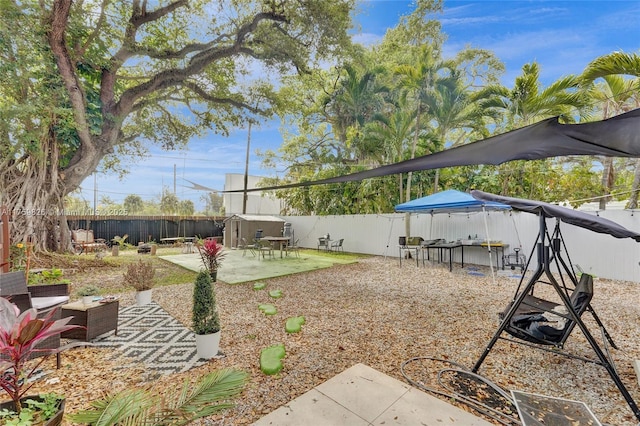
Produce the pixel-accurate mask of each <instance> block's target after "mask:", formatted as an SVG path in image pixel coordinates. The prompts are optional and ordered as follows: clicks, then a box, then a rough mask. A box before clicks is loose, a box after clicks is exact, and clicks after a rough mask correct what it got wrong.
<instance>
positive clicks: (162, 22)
mask: <svg viewBox="0 0 640 426" xmlns="http://www.w3.org/2000/svg"><path fill="white" fill-rule="evenodd" d="M353 3H354V1H353V0H269V1H251V0H236V1H231V2H214V1H204V0H200V1H198V0H192V1H188V0H175V1H159V2H146V1H141V0H131V1H127V2H113V1H109V0H102V1H93V2H87V1H75V2H74V1H73V0H54V1H52V2H41V1H36V0H25V1H21V2H11V1H2V2H0V7H1V8H2V11H1V12H2V13H1V14H0V15H1V16H2V19H0V55H1V60H0V67H2V69H1V70H0V71H1V72H0V132H1V133H0V151H1V152H2V156H1V161H0V194H1V195H2V203H3V204H5V205H6V206H7V207H8V208H9V209H10V210H11V211H12V212H13V218H12V219H13V221H12V223H13V228H12V238H13V239H14V241H16V240H24V239H27V238H30V239H32V240H33V241H34V242H35V244H36V247H37V248H38V249H65V248H67V247H68V246H69V235H68V234H69V233H68V228H67V225H66V220H64V219H65V218H64V216H63V215H62V216H60V215H59V212H62V207H63V199H64V196H65V195H66V194H69V193H71V192H73V191H74V190H76V189H77V188H78V187H79V186H80V184H81V183H82V182H83V180H84V179H85V178H86V177H87V176H89V175H90V174H91V173H93V172H94V171H95V170H96V169H97V168H98V166H99V165H101V164H102V165H103V166H104V167H107V168H108V167H117V165H118V163H117V160H116V158H118V157H119V156H121V155H122V154H131V153H133V154H136V153H140V152H143V151H144V146H142V145H141V143H140V141H142V140H144V141H150V142H155V143H159V144H160V145H162V146H163V147H164V148H172V147H175V146H179V145H180V144H184V143H186V142H188V140H189V138H190V137H192V136H194V135H196V134H199V133H201V132H203V131H204V130H206V129H212V130H213V131H215V132H218V133H222V134H226V133H227V131H228V130H229V128H230V126H237V125H241V124H242V122H243V116H244V115H245V114H252V115H254V116H255V115H261V114H262V115H269V114H271V113H273V112H274V110H275V109H276V108H278V107H284V106H285V104H284V103H283V102H281V101H280V99H279V98H278V96H277V93H276V91H275V90H273V87H272V85H271V84H269V80H273V79H276V78H277V77H278V76H279V75H283V74H287V73H288V74H290V73H295V72H298V73H302V72H305V71H308V70H309V69H311V68H312V67H313V66H314V65H315V64H317V63H319V62H320V61H322V60H326V59H327V58H330V57H332V56H333V55H337V54H339V53H341V52H344V51H346V47H348V46H349V38H348V36H347V30H348V29H349V27H350V24H351V21H350V11H351V10H352V9H353ZM256 68H260V69H261V70H262V72H261V75H263V76H264V80H263V81H250V80H249V79H248V78H247V76H248V74H249V73H250V71H251V70H255V69H256Z"/></svg>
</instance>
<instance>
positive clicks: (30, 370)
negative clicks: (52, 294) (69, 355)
mask: <svg viewBox="0 0 640 426" xmlns="http://www.w3.org/2000/svg"><path fill="white" fill-rule="evenodd" d="M54 313H55V310H51V311H50V312H49V313H48V314H47V316H46V317H44V318H36V316H37V311H36V310H35V309H33V308H32V309H29V310H26V311H24V312H23V313H22V314H21V313H20V310H19V309H18V308H17V307H16V306H15V305H14V304H12V303H11V302H9V301H8V300H7V299H4V298H1V297H0V387H2V389H4V390H5V392H7V393H8V394H9V397H10V398H11V400H12V401H13V403H14V404H15V410H16V412H18V413H19V412H20V410H21V409H22V406H21V404H20V400H21V399H22V398H23V397H24V396H25V393H26V392H27V391H28V390H29V389H30V388H31V386H32V385H33V383H29V382H30V380H29V379H30V378H31V376H33V374H34V373H35V372H36V370H37V369H38V367H39V366H40V364H42V362H43V361H44V360H45V359H46V358H48V357H49V356H51V355H53V354H56V353H58V352H61V351H63V350H64V349H67V348H69V347H70V346H69V345H68V346H64V347H59V348H36V347H35V346H36V345H37V344H38V343H40V342H42V341H43V340H45V339H47V338H48V337H51V336H55V335H58V334H60V333H62V332H64V331H67V330H72V329H74V328H79V327H80V326H79V325H67V323H68V322H69V321H70V320H71V318H72V317H66V318H62V319H59V320H54V319H53V315H54ZM36 355H37V356H40V357H41V358H39V361H38V362H36V363H35V365H33V366H29V367H27V361H29V359H30V358H31V357H32V356H36Z"/></svg>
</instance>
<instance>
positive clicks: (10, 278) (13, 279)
mask: <svg viewBox="0 0 640 426" xmlns="http://www.w3.org/2000/svg"><path fill="white" fill-rule="evenodd" d="M0 297H4V298H5V299H7V300H9V301H10V302H11V303H13V304H14V305H16V306H17V307H18V309H20V312H24V311H25V310H27V309H31V308H35V309H36V311H37V312H38V318H42V317H44V316H46V315H48V314H49V312H50V311H52V310H54V311H55V312H54V315H53V319H54V320H55V319H60V318H61V317H62V316H61V315H62V311H61V309H59V308H60V306H62V305H64V304H65V303H68V302H69V285H68V284H42V285H30V286H28V287H27V278H26V276H25V273H24V271H15V272H7V273H4V274H0ZM36 347H40V348H47V349H51V348H53V349H57V348H59V347H60V335H59V334H57V335H54V336H51V337H48V338H47V339H45V340H44V341H43V342H42V343H40V344H38V346H36ZM37 356H38V352H37V351H34V354H33V356H32V357H31V358H35V357H37ZM57 367H58V368H60V354H59V353H58V354H57Z"/></svg>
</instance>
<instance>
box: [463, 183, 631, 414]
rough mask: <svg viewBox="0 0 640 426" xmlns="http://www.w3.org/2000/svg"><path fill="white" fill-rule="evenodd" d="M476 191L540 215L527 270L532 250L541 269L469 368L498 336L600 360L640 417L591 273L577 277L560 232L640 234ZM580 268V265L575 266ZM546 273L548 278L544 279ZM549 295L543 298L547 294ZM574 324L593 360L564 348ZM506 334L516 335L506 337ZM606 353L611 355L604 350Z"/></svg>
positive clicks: (503, 315) (565, 211)
mask: <svg viewBox="0 0 640 426" xmlns="http://www.w3.org/2000/svg"><path fill="white" fill-rule="evenodd" d="M472 195H473V196H474V197H476V198H478V199H480V200H483V201H496V202H499V203H504V204H508V205H510V206H511V207H512V208H513V209H514V210H519V211H524V212H529V213H534V214H537V215H538V216H539V232H538V236H537V239H536V242H535V244H534V248H533V249H532V252H531V254H530V256H529V262H528V263H527V268H525V269H528V266H529V263H530V262H531V259H532V257H533V254H534V251H535V252H537V253H536V254H537V256H536V257H537V268H536V269H535V271H533V275H532V276H530V277H529V279H528V281H527V283H526V285H524V287H523V286H522V285H523V284H524V281H525V279H526V277H525V275H523V276H522V278H521V279H520V283H519V284H518V288H517V289H516V294H515V295H514V299H513V300H512V301H511V303H509V305H508V306H507V308H506V309H505V310H504V311H503V312H501V313H500V314H499V317H500V320H501V321H500V325H499V327H498V330H497V331H496V333H495V334H494V336H493V338H492V339H491V341H490V342H489V344H488V345H487V347H486V348H485V349H484V351H483V352H482V355H481V356H480V358H479V359H478V361H477V362H476V364H475V365H474V367H473V368H472V370H471V371H472V372H473V373H477V372H478V370H479V369H480V367H481V366H482V363H483V362H484V360H485V359H486V357H487V356H488V355H489V352H490V351H491V349H492V348H493V346H494V345H495V344H496V342H497V341H498V340H499V339H504V340H508V341H510V342H513V343H518V344H523V345H526V346H530V347H533V348H536V349H541V350H545V351H548V352H551V353H554V354H558V355H563V356H567V357H570V358H574V359H578V360H581V361H585V362H589V363H593V364H597V365H600V366H602V367H604V368H605V369H606V370H607V372H608V373H609V376H610V377H611V379H612V380H613V382H614V383H615V385H616V387H617V388H618V390H619V391H620V393H621V394H622V396H623V397H624V399H625V401H626V402H627V404H628V405H629V407H630V408H631V411H632V412H633V414H634V415H635V417H636V418H637V419H638V420H640V409H638V406H637V405H636V403H635V401H634V400H633V398H632V396H631V394H630V393H629V391H628V390H627V388H626V387H625V385H624V383H623V382H622V380H621V379H620V376H619V375H618V373H617V371H616V369H615V366H614V364H613V360H612V359H611V357H610V356H609V353H608V349H607V343H608V345H609V346H611V347H612V348H614V349H617V346H616V345H615V343H614V341H613V339H612V338H611V336H610V335H609V333H608V332H607V330H606V328H605V327H604V325H603V323H602V321H601V320H600V318H599V317H598V315H597V314H596V312H595V310H594V309H593V307H592V306H591V300H592V298H593V295H594V291H593V277H592V276H591V275H589V274H584V273H582V274H581V275H580V279H579V280H578V278H577V276H576V274H575V272H574V266H573V264H572V263H571V260H570V259H569V256H568V253H567V250H566V245H565V243H564V239H563V237H562V233H561V232H560V222H561V221H562V222H565V223H569V224H572V225H576V226H580V227H583V228H586V229H589V230H592V231H595V232H598V233H606V234H609V235H612V236H614V237H616V238H633V239H634V240H636V241H638V242H640V234H638V233H635V232H633V231H630V230H628V229H626V228H624V227H622V226H620V225H618V224H617V223H615V222H612V221H609V220H607V219H604V218H601V217H597V216H592V215H589V214H587V213H584V212H579V211H575V210H570V209H566V208H563V207H559V206H555V205H552V204H548V203H543V202H539V201H532V200H522V199H518V198H510V197H502V196H498V195H494V194H489V193H484V192H481V191H472ZM548 218H555V227H554V229H553V231H551V232H549V230H548V228H547V219H548ZM565 256H566V259H565ZM552 268H553V270H554V271H552ZM576 269H578V267H577V266H576ZM554 272H555V274H554ZM543 275H544V276H545V279H546V280H542V279H541V278H542V277H543ZM542 285H544V286H550V287H551V288H552V289H553V292H551V293H552V294H553V293H555V296H556V297H554V298H553V299H554V300H557V301H552V300H548V299H549V297H547V298H546V299H543V298H540V297H537V296H535V295H534V291H535V289H536V287H537V286H542ZM547 293H548V292H547ZM547 293H545V296H548V295H547ZM587 311H588V312H589V313H590V314H591V316H592V317H593V319H594V321H595V323H596V324H597V326H598V327H599V329H600V331H601V334H602V340H603V342H602V345H603V346H604V350H603V349H602V348H601V346H600V344H599V343H598V342H597V341H596V339H595V338H594V337H593V335H592V334H591V332H590V330H589V329H588V327H587V326H586V324H585V322H584V321H583V319H582V316H583V314H584V313H585V312H587ZM576 327H578V328H579V329H580V331H581V332H582V334H583V336H584V337H585V339H586V340H587V342H588V343H589V345H590V346H591V348H592V349H593V351H594V352H595V354H596V358H595V359H593V358H586V357H581V356H577V355H573V354H570V353H568V352H565V351H564V350H563V348H564V345H565V343H566V341H567V339H568V338H569V337H570V335H571V334H572V332H573V330H574V329H575V328H576ZM503 332H506V333H507V334H509V335H510V336H511V337H513V338H510V337H503V336H502V334H503ZM514 338H515V339H514ZM548 346H553V348H548ZM605 352H607V353H606V354H605Z"/></svg>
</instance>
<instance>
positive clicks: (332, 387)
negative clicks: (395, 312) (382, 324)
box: [254, 364, 491, 426]
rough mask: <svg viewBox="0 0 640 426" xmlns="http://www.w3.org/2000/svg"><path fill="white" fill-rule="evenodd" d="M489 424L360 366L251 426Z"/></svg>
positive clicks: (483, 425) (352, 368) (371, 369)
mask: <svg viewBox="0 0 640 426" xmlns="http://www.w3.org/2000/svg"><path fill="white" fill-rule="evenodd" d="M449 424H458V425H465V426H490V425H491V423H489V422H487V421H485V420H483V419H481V418H479V417H476V416H474V415H473V414H471V413H468V412H466V411H463V410H461V409H459V408H457V407H455V406H453V405H451V404H448V403H446V402H444V401H442V400H440V399H438V398H435V397H433V396H431V395H429V394H427V393H425V392H422V391H421V390H419V389H416V388H414V387H412V386H410V385H409V384H406V383H403V382H401V381H399V380H397V379H395V378H393V377H390V376H387V375H386V374H383V373H381V372H379V371H376V370H374V369H373V368H371V367H368V366H366V365H364V364H356V365H354V366H353V367H351V368H349V369H347V370H345V371H343V372H342V373H340V374H338V375H337V376H335V377H332V378H331V379H329V380H327V381H326V382H324V383H322V384H320V385H318V386H316V387H315V388H314V389H312V390H310V391H309V392H307V393H305V394H303V395H301V396H299V397H298V398H296V399H294V400H292V401H291V402H289V403H288V404H286V405H284V406H282V407H280V408H278V409H277V410H275V411H273V412H272V413H270V414H268V415H266V416H265V417H263V418H261V419H260V420H258V421H257V422H255V423H254V425H255V426H267V425H269V426H289V425H290V426H294V425H295V426H300V425H314V426H347V425H348V426H351V425H356V426H359V425H368V426H373V425H385V426H387V425H407V426H409V425H433V426H436V425H437V426H443V425H449Z"/></svg>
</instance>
